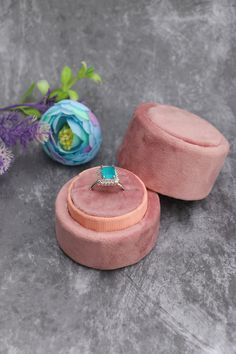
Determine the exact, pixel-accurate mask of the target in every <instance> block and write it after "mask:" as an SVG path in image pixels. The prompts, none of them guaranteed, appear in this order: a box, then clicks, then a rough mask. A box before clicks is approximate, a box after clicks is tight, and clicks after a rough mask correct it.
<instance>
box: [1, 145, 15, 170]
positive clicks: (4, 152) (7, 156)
mask: <svg viewBox="0 0 236 354" xmlns="http://www.w3.org/2000/svg"><path fill="white" fill-rule="evenodd" d="M12 160H13V154H12V152H11V150H9V149H8V148H7V147H6V145H5V144H4V142H3V141H1V140H0V175H3V174H4V173H5V172H6V171H7V170H8V168H9V167H10V165H11V162H12Z"/></svg>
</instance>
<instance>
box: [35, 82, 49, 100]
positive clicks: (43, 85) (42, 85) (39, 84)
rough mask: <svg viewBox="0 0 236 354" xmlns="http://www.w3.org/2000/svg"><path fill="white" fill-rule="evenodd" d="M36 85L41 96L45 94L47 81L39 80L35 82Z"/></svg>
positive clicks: (47, 85)
mask: <svg viewBox="0 0 236 354" xmlns="http://www.w3.org/2000/svg"><path fill="white" fill-rule="evenodd" d="M37 87H38V89H39V91H40V92H41V94H42V95H43V96H45V95H46V94H47V92H48V90H49V87H50V85H49V83H48V82H47V80H40V81H38V82H37Z"/></svg>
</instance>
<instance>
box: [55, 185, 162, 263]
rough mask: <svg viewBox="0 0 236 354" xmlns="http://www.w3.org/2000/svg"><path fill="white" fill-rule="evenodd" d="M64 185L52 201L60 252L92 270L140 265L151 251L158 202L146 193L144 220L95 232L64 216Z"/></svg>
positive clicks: (66, 213)
mask: <svg viewBox="0 0 236 354" xmlns="http://www.w3.org/2000/svg"><path fill="white" fill-rule="evenodd" d="M70 183H71V181H69V182H67V183H66V184H65V185H64V186H63V187H62V189H61V190H60V192H59V193H58V196H57V199H56V206H55V207H56V237H57V241H58V243H59V246H60V247H61V249H62V250H63V251H64V252H65V253H66V254H67V255H68V256H69V257H70V258H72V259H73V260H74V261H75V262H78V263H80V264H82V265H85V266H87V267H91V268H95V269H107V270H109V269H117V268H122V267H125V266H128V265H131V264H134V263H137V262H138V261H140V260H141V259H142V258H143V257H145V256H146V255H147V254H148V253H149V252H150V251H151V250H152V248H153V247H154V245H155V242H156V239H157V235H158V230H159V223H160V202H159V197H158V195H157V194H156V193H153V192H148V207H147V211H146V213H145V215H144V217H143V218H142V219H141V220H140V221H139V222H138V223H136V224H135V225H133V226H130V227H128V228H126V229H123V230H118V231H109V232H97V231H94V230H91V229H87V228H85V227H83V226H82V225H80V224H79V223H78V222H76V221H75V220H74V219H73V218H72V217H71V215H70V214H69V212H68V208H67V195H68V189H69V186H70Z"/></svg>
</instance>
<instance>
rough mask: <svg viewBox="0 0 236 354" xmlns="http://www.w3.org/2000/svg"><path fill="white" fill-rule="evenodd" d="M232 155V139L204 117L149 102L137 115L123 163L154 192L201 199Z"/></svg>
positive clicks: (122, 154) (122, 152) (122, 155)
mask: <svg viewBox="0 0 236 354" xmlns="http://www.w3.org/2000/svg"><path fill="white" fill-rule="evenodd" d="M228 151H229V143H228V141H227V140H226V139H225V138H224V136H223V135H222V134H221V133H220V132H219V131H218V130H217V129H216V128H215V127H214V126H213V125H211V124H210V123H208V122H207V121H205V120H204V119H202V118H200V117H198V116H196V115H195V114H192V113H190V112H187V111H184V110H182V109H180V108H177V107H173V106H168V105H161V104H156V103H144V104H141V105H140V106H138V108H137V109H136V111H135V112H134V115H133V119H132V121H131V123H130V126H129V128H128V131H127V133H126V136H125V138H124V140H123V143H122V145H121V147H120V149H119V152H118V163H119V165H120V166H122V167H124V168H127V169H129V170H130V171H133V172H134V173H136V174H137V175H138V176H139V177H140V178H141V179H142V180H143V182H144V183H145V185H146V187H147V188H149V189H151V190H153V191H156V192H159V193H161V194H164V195H167V196H170V197H174V198H178V199H183V200H199V199H203V198H205V197H206V196H207V195H208V194H209V193H210V191H211V189H212V187H213V185H214V182H215V180H216V178H217V176H218V174H219V172H220V170H221V168H222V166H223V163H224V159H225V157H226V156H227V154H228Z"/></svg>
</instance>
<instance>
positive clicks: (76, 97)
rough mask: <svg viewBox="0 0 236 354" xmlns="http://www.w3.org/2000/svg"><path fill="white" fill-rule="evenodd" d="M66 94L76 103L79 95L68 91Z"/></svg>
mask: <svg viewBox="0 0 236 354" xmlns="http://www.w3.org/2000/svg"><path fill="white" fill-rule="evenodd" d="M68 93H69V97H70V99H71V100H73V101H77V100H78V99H79V95H78V93H77V92H76V91H74V90H69V91H68Z"/></svg>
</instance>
